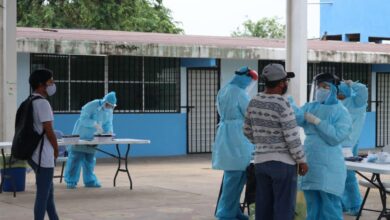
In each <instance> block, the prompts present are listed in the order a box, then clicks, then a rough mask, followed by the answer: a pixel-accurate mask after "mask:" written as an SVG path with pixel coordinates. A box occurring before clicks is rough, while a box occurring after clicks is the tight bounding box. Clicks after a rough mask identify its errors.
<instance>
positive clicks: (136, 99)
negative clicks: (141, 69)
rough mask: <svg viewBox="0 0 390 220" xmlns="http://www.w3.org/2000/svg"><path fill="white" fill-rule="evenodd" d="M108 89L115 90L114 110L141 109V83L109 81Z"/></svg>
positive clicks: (137, 110)
mask: <svg viewBox="0 0 390 220" xmlns="http://www.w3.org/2000/svg"><path fill="white" fill-rule="evenodd" d="M108 91H115V92H116V96H117V99H118V103H117V107H116V108H115V110H116V111H136V112H139V111H142V83H136V84H130V83H109V84H108Z"/></svg>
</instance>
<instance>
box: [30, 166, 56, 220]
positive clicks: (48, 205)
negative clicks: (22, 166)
mask: <svg viewBox="0 0 390 220" xmlns="http://www.w3.org/2000/svg"><path fill="white" fill-rule="evenodd" d="M28 164H30V166H31V168H32V169H33V170H34V172H35V182H36V185H37V193H36V197H35V205H34V219H35V220H43V219H44V218H45V213H46V211H47V214H48V216H49V219H50V220H58V215H57V211H56V206H55V204H54V186H53V175H54V168H45V167H41V168H39V170H38V165H37V164H36V163H35V162H34V161H32V160H29V161H28Z"/></svg>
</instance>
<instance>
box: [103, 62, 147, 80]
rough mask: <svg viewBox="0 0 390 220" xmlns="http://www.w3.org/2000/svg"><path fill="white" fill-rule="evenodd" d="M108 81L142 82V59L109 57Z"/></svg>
mask: <svg viewBox="0 0 390 220" xmlns="http://www.w3.org/2000/svg"><path fill="white" fill-rule="evenodd" d="M108 80H110V81H142V57H132V56H109V57H108Z"/></svg>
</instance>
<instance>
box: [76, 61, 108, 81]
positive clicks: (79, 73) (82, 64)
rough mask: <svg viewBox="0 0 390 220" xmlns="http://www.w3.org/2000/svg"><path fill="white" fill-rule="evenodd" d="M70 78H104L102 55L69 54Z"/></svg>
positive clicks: (100, 79) (101, 79)
mask: <svg viewBox="0 0 390 220" xmlns="http://www.w3.org/2000/svg"><path fill="white" fill-rule="evenodd" d="M70 62H71V64H70V65H71V67H70V69H71V80H99V81H103V80H104V57H98V56H71V58H70Z"/></svg>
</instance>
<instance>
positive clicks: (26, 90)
mask: <svg viewBox="0 0 390 220" xmlns="http://www.w3.org/2000/svg"><path fill="white" fill-rule="evenodd" d="M17 67H18V68H17V69H18V77H17V94H18V95H17V100H16V102H17V106H19V105H20V104H21V103H22V102H23V101H24V100H25V99H26V98H27V96H28V95H30V84H29V83H28V78H29V76H30V54H29V53H18V54H17Z"/></svg>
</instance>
